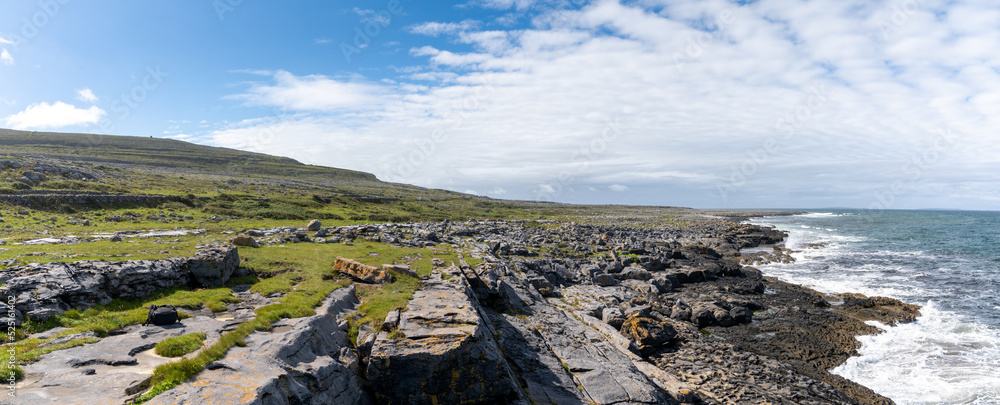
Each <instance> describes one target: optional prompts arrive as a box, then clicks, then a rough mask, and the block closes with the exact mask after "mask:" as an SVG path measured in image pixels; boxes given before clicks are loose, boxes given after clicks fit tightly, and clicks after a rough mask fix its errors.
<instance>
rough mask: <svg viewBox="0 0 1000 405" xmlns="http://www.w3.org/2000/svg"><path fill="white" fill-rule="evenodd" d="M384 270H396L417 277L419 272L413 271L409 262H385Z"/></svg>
mask: <svg viewBox="0 0 1000 405" xmlns="http://www.w3.org/2000/svg"><path fill="white" fill-rule="evenodd" d="M382 271H394V272H396V273H399V274H405V275H408V276H411V277H417V272H415V271H413V268H411V267H410V265H409V264H383V265H382Z"/></svg>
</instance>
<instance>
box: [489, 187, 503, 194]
mask: <svg viewBox="0 0 1000 405" xmlns="http://www.w3.org/2000/svg"><path fill="white" fill-rule="evenodd" d="M489 194H491V195H504V194H507V190H504V189H503V187H500V186H497V187H496V188H494V189H493V190H490V192H489Z"/></svg>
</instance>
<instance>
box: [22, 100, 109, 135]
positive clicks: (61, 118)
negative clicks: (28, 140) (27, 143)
mask: <svg viewBox="0 0 1000 405" xmlns="http://www.w3.org/2000/svg"><path fill="white" fill-rule="evenodd" d="M105 114H106V113H105V112H104V110H102V109H100V108H97V107H96V106H91V107H90V108H88V109H81V108H77V107H75V106H72V105H69V104H66V103H63V102H61V101H57V102H56V103H55V104H49V103H38V104H32V105H30V106H28V108H26V109H25V110H24V111H21V112H19V113H17V114H14V115H10V116H7V117H6V118H5V120H6V121H7V126H9V127H11V128H14V129H48V128H63V127H69V126H76V125H90V124H97V122H98V121H100V119H101V117H102V116H104V115H105Z"/></svg>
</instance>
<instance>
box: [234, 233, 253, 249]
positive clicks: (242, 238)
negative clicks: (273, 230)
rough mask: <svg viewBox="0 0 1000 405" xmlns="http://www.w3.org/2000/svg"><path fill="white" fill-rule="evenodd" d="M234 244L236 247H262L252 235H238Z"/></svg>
mask: <svg viewBox="0 0 1000 405" xmlns="http://www.w3.org/2000/svg"><path fill="white" fill-rule="evenodd" d="M232 243H233V244H234V245H236V246H247V247H253V248H256V247H260V244H258V243H257V240H256V239H254V238H253V237H251V236H250V235H237V236H236V237H234V238H233V240H232Z"/></svg>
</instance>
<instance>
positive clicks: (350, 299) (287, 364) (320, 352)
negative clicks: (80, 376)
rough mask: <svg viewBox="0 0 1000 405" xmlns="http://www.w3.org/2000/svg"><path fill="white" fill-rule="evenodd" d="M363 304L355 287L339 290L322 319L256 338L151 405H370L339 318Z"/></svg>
mask: <svg viewBox="0 0 1000 405" xmlns="http://www.w3.org/2000/svg"><path fill="white" fill-rule="evenodd" d="M358 303H359V302H358V300H357V298H356V297H355V295H354V287H353V286H351V287H348V288H341V289H339V290H336V291H334V292H333V293H332V294H330V296H329V297H327V298H326V300H325V301H324V302H323V304H322V305H321V306H320V307H319V308H317V309H316V313H317V315H315V316H311V317H306V318H298V319H286V320H283V321H280V322H277V323H275V325H274V328H273V329H272V330H271V332H254V333H252V334H251V335H250V336H248V337H247V338H246V339H245V340H246V342H247V345H246V347H233V348H232V349H230V350H229V352H228V353H227V354H226V357H225V358H223V359H222V360H220V361H217V362H214V363H212V364H209V365H208V367H207V369H206V370H204V371H202V372H201V373H199V374H198V375H197V376H196V377H195V378H194V379H193V380H191V381H188V382H186V383H184V384H181V385H180V386H178V387H176V388H174V389H172V390H170V391H167V392H164V393H162V394H160V395H158V396H157V397H156V398H154V399H153V400H152V401H150V402H149V404H163V405H166V404H190V405H194V404H197V405H203V404H248V405H250V404H254V405H257V404H268V405H284V404H317V405H318V404H338V405H340V404H343V405H367V404H370V403H371V399H370V398H369V397H368V396H367V394H366V393H365V392H364V391H363V390H362V388H361V382H360V379H359V378H358V373H357V365H358V360H357V356H356V355H355V354H354V353H353V351H352V350H351V349H350V347H349V345H348V343H347V333H346V332H345V331H343V330H341V329H340V328H339V327H338V317H340V316H341V315H343V314H346V313H347V312H349V311H352V310H353V309H354V307H355V306H356V305H357V304H358Z"/></svg>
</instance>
